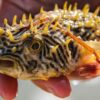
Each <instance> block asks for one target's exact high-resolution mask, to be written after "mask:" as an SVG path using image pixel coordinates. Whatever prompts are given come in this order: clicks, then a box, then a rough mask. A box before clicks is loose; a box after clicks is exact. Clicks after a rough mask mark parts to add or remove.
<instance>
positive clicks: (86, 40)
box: [0, 2, 100, 80]
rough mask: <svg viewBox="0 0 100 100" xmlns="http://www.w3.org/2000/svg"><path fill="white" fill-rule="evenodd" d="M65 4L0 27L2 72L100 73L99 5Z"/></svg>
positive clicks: (45, 75)
mask: <svg viewBox="0 0 100 100" xmlns="http://www.w3.org/2000/svg"><path fill="white" fill-rule="evenodd" d="M89 9H90V7H89V4H86V5H85V6H84V7H83V9H78V8H77V3H75V5H74V6H72V5H71V4H70V5H68V4H67V2H65V3H64V6H63V8H62V9H61V8H59V7H58V5H57V4H55V7H54V10H51V11H45V10H44V9H43V7H41V9H40V13H38V14H36V15H35V16H34V17H32V15H31V14H29V17H27V16H26V15H25V14H23V16H22V19H21V20H20V21H19V22H18V21H17V15H15V16H14V17H13V20H12V25H10V24H9V23H8V20H7V19H6V18H5V19H4V26H3V27H0V73H2V74H5V75H8V76H11V77H14V78H17V79H23V80H38V79H39V80H48V79H49V78H52V77H59V76H61V75H64V76H66V77H68V76H71V75H72V76H76V77H81V78H93V77H96V76H99V75H100V16H99V10H100V7H97V9H96V10H95V11H94V12H90V11H89Z"/></svg>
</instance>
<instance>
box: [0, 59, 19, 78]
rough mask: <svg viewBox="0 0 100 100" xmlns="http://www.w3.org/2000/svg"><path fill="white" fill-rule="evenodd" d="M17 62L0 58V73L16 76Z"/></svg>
mask: <svg viewBox="0 0 100 100" xmlns="http://www.w3.org/2000/svg"><path fill="white" fill-rule="evenodd" d="M17 66H18V65H17V64H16V63H15V62H14V61H12V60H7V59H3V58H2V59H0V73H1V74H5V75H8V76H11V77H14V78H17V77H18V75H17V74H18V68H17Z"/></svg>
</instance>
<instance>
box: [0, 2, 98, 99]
mask: <svg viewBox="0 0 100 100" xmlns="http://www.w3.org/2000/svg"><path fill="white" fill-rule="evenodd" d="M65 1H66V0H59V1H58V0H54V1H51V0H47V1H46V0H43V1H42V0H41V1H40V0H17V1H15V0H8V1H3V2H2V3H3V4H2V7H1V10H0V22H1V25H2V21H3V18H5V17H6V18H8V19H9V23H11V20H12V18H13V16H14V15H15V14H16V15H18V17H19V19H20V18H21V16H22V14H23V13H26V14H28V13H32V14H33V15H34V14H36V13H38V12H39V9H40V7H41V6H44V9H46V10H49V9H53V6H54V4H55V3H57V2H58V4H59V5H60V7H61V6H62V5H63V3H64V2H65ZM77 1H78V2H80V0H77ZM88 1H89V3H91V6H92V10H93V9H94V8H96V6H97V5H99V4H100V1H99V0H97V1H96V2H95V3H94V2H93V1H94V0H91V1H90V0H86V1H85V0H84V1H83V5H84V4H85V3H86V2H88ZM69 2H70V3H71V2H73V3H74V0H72V1H70V0H69ZM79 6H80V7H81V6H82V4H81V5H79ZM33 83H35V84H36V85H37V86H39V87H41V88H42V89H43V90H45V91H47V92H52V93H53V94H54V95H56V96H59V97H66V96H69V94H70V92H71V88H70V84H69V81H68V79H67V78H65V77H64V76H61V77H59V78H51V79H49V80H48V81H43V80H37V81H33ZM10 86H11V87H10ZM17 86H18V83H17V80H16V79H14V78H11V77H9V76H6V75H0V95H1V96H2V97H3V98H5V99H6V100H11V99H12V98H14V97H15V96H16V92H17Z"/></svg>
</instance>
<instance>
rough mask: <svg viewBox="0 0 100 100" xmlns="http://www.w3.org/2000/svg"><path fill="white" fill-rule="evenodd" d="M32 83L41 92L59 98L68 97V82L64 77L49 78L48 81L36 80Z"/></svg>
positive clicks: (69, 90)
mask: <svg viewBox="0 0 100 100" xmlns="http://www.w3.org/2000/svg"><path fill="white" fill-rule="evenodd" d="M33 82H34V83H35V84H36V85H37V86H39V87H40V88H42V89H43V90H45V91H47V92H50V93H52V94H54V95H56V96H58V97H61V98H64V97H67V96H69V95H70V92H71V87H70V83H69V80H68V79H67V78H66V77H64V76H60V77H58V78H50V79H49V80H48V81H44V80H37V81H33Z"/></svg>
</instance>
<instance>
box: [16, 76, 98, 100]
mask: <svg viewBox="0 0 100 100" xmlns="http://www.w3.org/2000/svg"><path fill="white" fill-rule="evenodd" d="M71 87H72V92H71V95H70V97H68V98H64V99H62V98H57V97H56V96H54V95H52V94H50V93H47V92H45V91H43V90H41V89H40V88H38V87H36V86H35V85H34V84H32V83H31V82H29V81H19V92H18V96H17V98H16V100H100V77H98V78H95V79H92V80H88V81H77V80H73V81H71Z"/></svg>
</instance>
